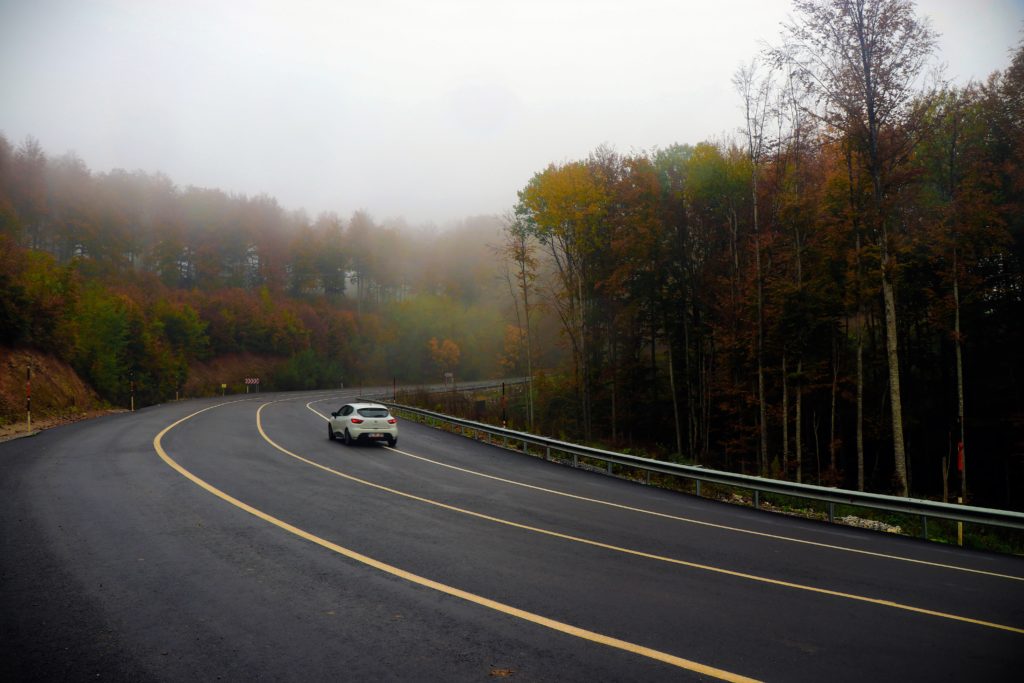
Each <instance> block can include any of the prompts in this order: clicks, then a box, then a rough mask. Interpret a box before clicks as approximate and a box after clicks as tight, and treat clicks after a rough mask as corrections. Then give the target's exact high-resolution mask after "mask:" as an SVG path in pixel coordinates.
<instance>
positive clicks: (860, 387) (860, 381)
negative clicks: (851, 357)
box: [857, 320, 864, 491]
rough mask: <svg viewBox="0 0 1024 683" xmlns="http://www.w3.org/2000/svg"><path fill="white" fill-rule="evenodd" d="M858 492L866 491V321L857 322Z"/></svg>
mask: <svg viewBox="0 0 1024 683" xmlns="http://www.w3.org/2000/svg"><path fill="white" fill-rule="evenodd" d="M857 490H858V491H863V490H864V321H863V320H858V321H857Z"/></svg>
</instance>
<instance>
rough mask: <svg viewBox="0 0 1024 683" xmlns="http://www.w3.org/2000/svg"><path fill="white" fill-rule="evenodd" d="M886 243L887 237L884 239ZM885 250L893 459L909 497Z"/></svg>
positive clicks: (892, 297) (901, 488)
mask: <svg viewBox="0 0 1024 683" xmlns="http://www.w3.org/2000/svg"><path fill="white" fill-rule="evenodd" d="M883 239H884V237H883ZM885 251H886V250H885V249H884V248H883V265H882V297H883V299H884V301H885V347H886V355H887V357H888V361H889V404H890V407H891V409H892V442H893V455H894V458H895V461H896V484H897V486H898V487H899V495H901V496H906V495H909V490H908V488H907V454H906V450H905V448H904V445H903V401H902V399H901V393H900V356H899V349H898V347H897V335H896V297H895V295H894V293H893V287H892V282H891V281H890V280H889V275H888V273H887V272H886V265H887V262H888V260H889V259H888V257H887V256H885V255H884V254H885Z"/></svg>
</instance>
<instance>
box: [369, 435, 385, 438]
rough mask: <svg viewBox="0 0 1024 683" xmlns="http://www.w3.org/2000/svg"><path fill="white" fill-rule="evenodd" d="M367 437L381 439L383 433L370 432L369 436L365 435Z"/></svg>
mask: <svg viewBox="0 0 1024 683" xmlns="http://www.w3.org/2000/svg"><path fill="white" fill-rule="evenodd" d="M367 438H370V439H383V438H384V435H383V434H370V436H369V437H367Z"/></svg>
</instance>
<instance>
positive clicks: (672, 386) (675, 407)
mask: <svg viewBox="0 0 1024 683" xmlns="http://www.w3.org/2000/svg"><path fill="white" fill-rule="evenodd" d="M668 386H669V391H671V392H672V419H673V420H674V421H675V426H676V457H679V456H681V455H682V454H683V433H682V430H681V429H680V425H679V401H678V400H677V398H676V372H675V364H674V362H673V358H672V339H671V338H670V339H669V340H668Z"/></svg>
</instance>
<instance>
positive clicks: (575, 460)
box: [572, 453, 580, 467]
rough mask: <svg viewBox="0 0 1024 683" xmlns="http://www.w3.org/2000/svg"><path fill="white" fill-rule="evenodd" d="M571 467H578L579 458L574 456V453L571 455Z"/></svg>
mask: <svg viewBox="0 0 1024 683" xmlns="http://www.w3.org/2000/svg"><path fill="white" fill-rule="evenodd" d="M572 466H573V467H579V466H580V456H578V455H576V454H575V453H573V454H572Z"/></svg>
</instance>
